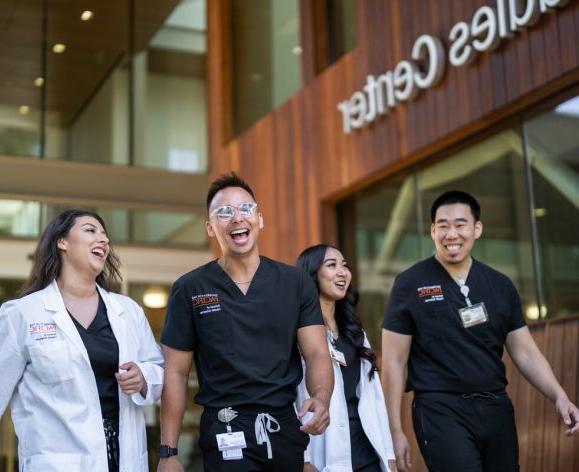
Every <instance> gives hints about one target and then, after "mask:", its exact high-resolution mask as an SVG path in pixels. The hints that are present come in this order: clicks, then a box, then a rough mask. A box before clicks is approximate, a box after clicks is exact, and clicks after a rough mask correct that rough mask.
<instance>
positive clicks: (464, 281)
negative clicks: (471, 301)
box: [448, 259, 472, 287]
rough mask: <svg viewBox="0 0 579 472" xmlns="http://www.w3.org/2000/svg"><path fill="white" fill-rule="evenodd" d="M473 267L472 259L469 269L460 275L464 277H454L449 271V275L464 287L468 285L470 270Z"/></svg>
mask: <svg viewBox="0 0 579 472" xmlns="http://www.w3.org/2000/svg"><path fill="white" fill-rule="evenodd" d="M471 267H472V259H471V260H470V261H469V264H468V267H467V269H466V270H465V271H464V272H463V273H462V274H460V275H463V277H459V276H458V275H454V274H452V273H451V272H450V271H448V273H449V274H450V276H451V277H452V278H453V279H454V281H455V282H456V283H457V284H458V285H459V286H460V287H462V286H464V285H465V284H466V279H468V274H469V272H470V268H471Z"/></svg>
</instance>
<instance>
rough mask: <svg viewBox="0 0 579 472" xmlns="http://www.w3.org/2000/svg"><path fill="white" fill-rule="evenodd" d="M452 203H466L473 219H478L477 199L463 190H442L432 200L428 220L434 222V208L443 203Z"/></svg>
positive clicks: (436, 208)
mask: <svg viewBox="0 0 579 472" xmlns="http://www.w3.org/2000/svg"><path fill="white" fill-rule="evenodd" d="M453 203H463V204H464V205H468V206H469V207H470V212H471V213H472V216H473V217H474V221H479V220H480V205H479V203H478V201H477V199H476V198H474V197H473V196H472V195H471V194H470V193H467V192H463V191H461V190H450V191H448V192H444V193H443V194H442V195H440V196H439V197H438V198H437V199H436V200H434V203H433V204H432V207H430V220H431V221H432V222H433V223H434V219H435V218H436V210H438V209H439V208H440V207H441V206H443V205H452V204H453Z"/></svg>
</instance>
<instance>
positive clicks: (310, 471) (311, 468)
mask: <svg viewBox="0 0 579 472" xmlns="http://www.w3.org/2000/svg"><path fill="white" fill-rule="evenodd" d="M304 472H319V471H318V469H316V466H315V465H313V464H312V463H311V462H304Z"/></svg>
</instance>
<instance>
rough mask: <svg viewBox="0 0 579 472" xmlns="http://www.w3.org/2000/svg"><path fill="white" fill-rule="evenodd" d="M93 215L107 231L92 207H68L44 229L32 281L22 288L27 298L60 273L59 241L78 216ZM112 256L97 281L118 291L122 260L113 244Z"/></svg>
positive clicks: (30, 278) (28, 281)
mask: <svg viewBox="0 0 579 472" xmlns="http://www.w3.org/2000/svg"><path fill="white" fill-rule="evenodd" d="M81 216H90V217H92V218H94V219H95V220H97V221H98V222H99V223H100V224H101V225H102V227H103V228H104V230H105V231H106V226H105V222H104V221H103V219H102V218H101V217H100V216H99V215H98V214H96V213H95V212H93V211H88V210H77V209H73V210H66V211H63V212H62V213H60V214H59V215H58V216H56V217H55V218H54V219H53V220H52V221H51V222H50V223H48V225H47V226H46V229H45V230H44V231H43V232H42V235H41V236H40V240H39V241H38V245H37V246H36V250H35V251H34V255H33V263H32V270H31V271H30V276H29V277H28V280H27V281H26V282H24V285H23V286H22V289H21V290H20V296H21V297H23V296H25V295H28V294H30V293H33V292H36V291H38V290H42V289H43V288H45V287H46V286H48V285H50V284H51V283H52V281H53V280H55V279H57V278H58V277H59V276H60V271H61V270H62V259H61V256H60V253H59V251H58V240H59V239H61V238H66V236H68V233H69V231H70V229H71V228H72V227H73V226H74V223H75V221H76V219H77V218H79V217H81ZM109 248H110V252H109V256H108V257H107V260H106V262H105V267H104V269H103V271H102V272H101V273H100V274H99V275H97V277H96V283H97V284H99V285H100V286H101V287H102V288H104V289H105V290H109V291H110V290H116V289H118V287H119V286H120V284H121V281H122V277H121V273H120V267H121V261H120V260H119V258H118V256H117V255H116V254H115V253H114V252H113V250H112V248H111V247H110V244H109Z"/></svg>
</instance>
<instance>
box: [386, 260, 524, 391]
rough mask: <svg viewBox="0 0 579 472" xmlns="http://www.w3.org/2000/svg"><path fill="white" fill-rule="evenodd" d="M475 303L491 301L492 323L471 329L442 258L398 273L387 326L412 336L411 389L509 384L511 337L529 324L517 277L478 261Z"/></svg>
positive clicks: (471, 280) (472, 280) (473, 278)
mask: <svg viewBox="0 0 579 472" xmlns="http://www.w3.org/2000/svg"><path fill="white" fill-rule="evenodd" d="M466 285H467V286H468V287H469V290H470V292H469V298H470V301H471V303H472V304H473V305H476V304H478V303H480V302H483V303H484V304H485V308H486V312H487V314H488V318H489V319H488V321H487V322H486V323H482V324H478V325H476V326H471V327H470V328H465V327H464V326H463V324H462V320H461V317H460V314H459V310H460V309H461V308H464V307H466V306H467V304H466V301H465V298H464V296H463V295H462V294H461V293H460V287H459V285H458V284H457V283H456V282H455V281H454V279H453V278H452V277H451V276H450V274H449V273H448V272H447V271H446V269H445V268H444V267H443V266H442V264H441V263H440V262H438V260H436V258H434V257H431V258H429V259H426V260H424V261H421V262H419V263H418V264H415V265H414V266H412V267H411V268H410V269H408V270H406V271H405V272H403V273H401V274H400V275H398V277H396V280H395V281H394V286H393V287H392V292H391V293H390V300H389V303H388V307H387V309H386V314H385V317H384V323H383V325H382V327H383V328H384V329H387V330H390V331H393V332H396V333H400V334H408V335H412V345H411V348H410V357H409V361H408V381H407V385H406V389H407V390H416V391H446V392H455V393H461V392H494V391H501V390H504V389H505V387H506V385H507V379H506V375H505V365H504V363H503V361H502V355H503V351H504V344H505V341H506V338H507V335H508V334H509V333H510V332H511V331H514V330H516V329H519V328H521V327H523V326H525V319H524V318H523V313H522V309H521V301H520V299H519V294H518V293H517V290H516V289H515V286H514V285H513V283H512V282H511V280H510V279H509V278H508V277H507V276H505V275H503V274H501V273H500V272H498V271H496V270H494V269H492V268H491V267H489V266H487V265H485V264H483V263H481V262H479V261H477V260H474V259H473V261H472V266H471V269H470V271H469V273H468V277H467V279H466Z"/></svg>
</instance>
